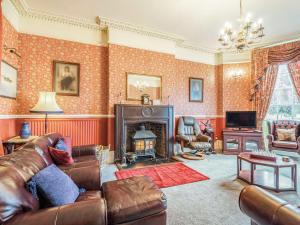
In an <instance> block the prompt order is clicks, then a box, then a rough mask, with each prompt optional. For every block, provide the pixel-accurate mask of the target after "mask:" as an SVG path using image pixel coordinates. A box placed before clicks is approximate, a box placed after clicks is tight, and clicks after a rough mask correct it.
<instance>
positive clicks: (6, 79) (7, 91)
mask: <svg viewBox="0 0 300 225" xmlns="http://www.w3.org/2000/svg"><path fill="white" fill-rule="evenodd" d="M17 80H18V70H17V68H15V67H13V66H12V65H10V64H8V63H7V62H5V61H1V75H0V96H2V97H6V98H12V99H16V98H17Z"/></svg>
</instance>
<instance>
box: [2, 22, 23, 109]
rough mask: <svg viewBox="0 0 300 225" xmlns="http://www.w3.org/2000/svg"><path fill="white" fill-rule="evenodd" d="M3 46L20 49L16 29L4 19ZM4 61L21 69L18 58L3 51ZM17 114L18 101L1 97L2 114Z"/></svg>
mask: <svg viewBox="0 0 300 225" xmlns="http://www.w3.org/2000/svg"><path fill="white" fill-rule="evenodd" d="M2 21H3V45H6V46H8V47H10V48H16V49H18V32H17V31H16V30H15V29H14V27H13V26H12V25H11V24H10V23H9V22H8V21H7V19H6V18H5V17H3V20H2ZM2 59H3V60H4V61H6V62H7V63H9V64H11V65H12V66H14V67H16V68H18V67H19V62H18V61H19V59H18V57H17V56H15V55H13V54H11V53H9V52H5V51H3V55H2ZM16 113H17V101H16V100H15V99H9V98H4V97H0V114H16Z"/></svg>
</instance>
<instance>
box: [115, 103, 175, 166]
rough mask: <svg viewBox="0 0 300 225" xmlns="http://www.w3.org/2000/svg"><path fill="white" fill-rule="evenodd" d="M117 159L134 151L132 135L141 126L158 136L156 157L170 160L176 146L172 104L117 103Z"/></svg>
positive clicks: (119, 159)
mask: <svg viewBox="0 0 300 225" xmlns="http://www.w3.org/2000/svg"><path fill="white" fill-rule="evenodd" d="M115 115H116V120H115V161H116V162H121V161H122V158H123V157H124V154H126V153H128V152H134V148H133V147H132V136H133V135H134V133H135V132H136V131H138V130H139V129H140V127H141V126H145V129H146V130H149V131H151V132H153V133H154V135H155V136H156V143H155V152H156V153H155V154H156V157H158V158H161V159H164V160H169V159H170V158H171V156H172V152H173V147H174V108H173V106H170V105H157V106H148V105H129V104H116V105H115Z"/></svg>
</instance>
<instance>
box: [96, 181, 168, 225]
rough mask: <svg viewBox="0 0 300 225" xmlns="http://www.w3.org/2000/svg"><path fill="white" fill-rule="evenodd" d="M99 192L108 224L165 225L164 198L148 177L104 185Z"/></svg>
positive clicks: (165, 203) (165, 205) (165, 204)
mask: <svg viewBox="0 0 300 225" xmlns="http://www.w3.org/2000/svg"><path fill="white" fill-rule="evenodd" d="M102 189H103V195H104V198H105V199H106V202H107V214H108V215H107V216H108V222H109V224H126V225H129V224H130V225H135V224H145V225H148V224H155V225H165V224H166V211H165V210H166V208H167V199H166V196H165V195H164V193H163V192H162V191H161V190H160V189H159V188H158V187H157V186H156V185H155V184H154V183H153V182H152V181H151V180H150V179H149V178H148V177H144V176H140V177H131V178H128V179H124V180H117V181H110V182H106V183H104V184H103V185H102Z"/></svg>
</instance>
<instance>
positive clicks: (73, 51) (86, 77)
mask: <svg viewBox="0 0 300 225" xmlns="http://www.w3.org/2000/svg"><path fill="white" fill-rule="evenodd" d="M19 48H20V52H21V55H22V60H21V63H20V73H19V84H20V85H19V86H18V89H19V93H18V113H19V114H28V113H29V109H30V108H32V107H33V106H34V105H35V103H36V102H37V100H38V95H39V91H51V90H52V76H53V60H60V61H67V62H74V63H80V96H79V97H77V96H57V98H56V99H57V102H58V104H59V105H60V106H61V108H62V109H63V111H64V113H66V114H106V112H107V81H108V77H107V74H108V72H107V65H108V62H107V58H108V57H107V53H108V52H107V48H106V47H99V46H94V45H87V44H81V43H76V42H70V41H64V40H57V39H52V38H46V37H40V36H34V35H28V34H20V35H19ZM29 90H30V91H29Z"/></svg>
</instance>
